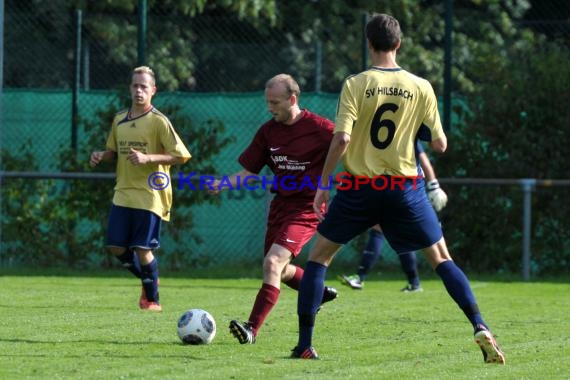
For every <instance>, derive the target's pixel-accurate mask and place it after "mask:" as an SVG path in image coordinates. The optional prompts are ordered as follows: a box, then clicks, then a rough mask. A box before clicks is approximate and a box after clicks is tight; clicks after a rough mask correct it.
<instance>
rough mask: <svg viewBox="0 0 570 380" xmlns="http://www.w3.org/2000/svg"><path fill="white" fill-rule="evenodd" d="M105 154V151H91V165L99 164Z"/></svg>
mask: <svg viewBox="0 0 570 380" xmlns="http://www.w3.org/2000/svg"><path fill="white" fill-rule="evenodd" d="M104 154H105V152H93V153H91V157H90V158H89V165H91V167H92V168H94V167H95V166H97V165H99V163H100V162H101V161H103V155H104Z"/></svg>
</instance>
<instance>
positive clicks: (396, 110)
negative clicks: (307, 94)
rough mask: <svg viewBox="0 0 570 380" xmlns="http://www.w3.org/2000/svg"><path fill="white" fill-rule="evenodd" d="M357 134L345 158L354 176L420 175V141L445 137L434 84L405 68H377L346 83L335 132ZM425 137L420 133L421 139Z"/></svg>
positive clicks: (348, 168)
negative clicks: (418, 138)
mask: <svg viewBox="0 0 570 380" xmlns="http://www.w3.org/2000/svg"><path fill="white" fill-rule="evenodd" d="M337 132H346V133H348V134H349V135H351V139H350V144H349V145H348V150H347V152H346V154H345V156H344V166H345V168H346V169H347V170H348V171H349V172H350V173H352V174H354V175H363V176H368V177H371V178H372V177H374V176H377V175H402V176H414V175H417V173H418V169H417V161H416V157H415V152H414V147H415V140H416V137H417V136H421V138H422V140H427V141H433V140H435V139H437V138H439V137H443V136H444V132H443V127H442V125H441V120H440V118H439V112H438V109H437V99H436V97H435V94H434V91H433V88H432V87H431V84H430V83H429V82H428V81H427V80H425V79H422V78H420V77H417V76H415V75H413V74H411V73H409V72H407V71H405V70H403V69H401V68H395V69H380V68H376V67H372V68H370V69H369V70H366V71H364V72H362V73H359V74H357V75H354V76H351V77H349V78H348V79H346V81H345V83H344V85H343V88H342V92H341V94H340V99H339V103H338V107H337V115H336V127H335V133H337ZM418 133H419V134H418Z"/></svg>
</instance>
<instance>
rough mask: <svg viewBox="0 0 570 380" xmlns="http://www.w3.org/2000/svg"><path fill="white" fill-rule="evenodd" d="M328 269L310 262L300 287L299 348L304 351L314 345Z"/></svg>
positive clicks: (298, 304) (298, 311)
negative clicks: (314, 335)
mask: <svg viewBox="0 0 570 380" xmlns="http://www.w3.org/2000/svg"><path fill="white" fill-rule="evenodd" d="M326 273H327V267H326V266H324V265H322V264H319V263H316V262H314V261H308V262H307V265H306V266H305V273H304V274H303V279H302V280H301V286H300V287H299V295H298V299H297V314H298V315H299V342H298V344H297V347H299V348H300V349H304V348H307V347H310V346H311V345H312V339H313V328H314V326H315V315H316V314H317V310H318V309H319V307H320V306H321V301H322V300H323V291H324V288H325V276H326Z"/></svg>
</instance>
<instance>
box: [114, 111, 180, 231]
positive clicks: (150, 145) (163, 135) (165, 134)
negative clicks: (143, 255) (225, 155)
mask: <svg viewBox="0 0 570 380" xmlns="http://www.w3.org/2000/svg"><path fill="white" fill-rule="evenodd" d="M131 148H133V149H135V150H138V151H140V152H142V153H145V154H170V155H172V156H175V157H182V158H184V162H186V161H188V160H189V159H190V157H191V155H190V153H189V152H188V149H186V146H185V145H184V143H183V142H182V140H181V139H180V137H179V136H178V134H176V131H175V130H174V128H173V127H172V124H171V123H170V121H169V120H168V118H167V117H166V116H164V115H163V114H162V113H160V112H159V111H158V110H157V109H156V108H154V107H153V108H152V109H151V110H150V111H148V112H147V113H145V114H143V115H141V116H139V117H136V118H134V119H129V117H128V110H124V111H121V112H119V113H118V114H117V115H115V118H114V119H113V125H112V129H111V133H110V134H109V137H108V139H107V149H108V150H112V151H115V152H117V183H116V185H115V195H114V197H113V204H115V205H117V206H123V207H130V208H136V209H143V210H149V211H152V212H154V213H155V214H156V215H158V216H160V217H161V218H162V219H163V220H165V221H168V220H170V208H171V207H172V183H170V185H169V186H168V187H166V188H165V189H164V190H155V189H153V188H152V187H151V185H150V184H149V176H150V175H151V174H153V173H156V172H160V173H164V174H166V175H167V176H168V181H170V165H161V164H146V165H136V166H135V165H133V164H132V163H131V162H130V161H129V160H127V155H128V154H129V153H130V151H131Z"/></svg>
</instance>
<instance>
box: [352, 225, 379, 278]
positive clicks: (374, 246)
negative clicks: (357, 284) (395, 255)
mask: <svg viewBox="0 0 570 380" xmlns="http://www.w3.org/2000/svg"><path fill="white" fill-rule="evenodd" d="M383 244H384V234H383V233H382V232H378V231H376V230H374V229H372V228H371V229H370V230H369V231H368V242H367V243H366V248H364V252H362V257H361V258H360V265H359V266H358V277H360V281H364V280H366V275H367V274H368V272H370V269H371V268H372V267H373V266H374V264H376V262H377V261H378V259H379V258H380V256H382V245H383Z"/></svg>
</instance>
